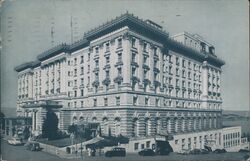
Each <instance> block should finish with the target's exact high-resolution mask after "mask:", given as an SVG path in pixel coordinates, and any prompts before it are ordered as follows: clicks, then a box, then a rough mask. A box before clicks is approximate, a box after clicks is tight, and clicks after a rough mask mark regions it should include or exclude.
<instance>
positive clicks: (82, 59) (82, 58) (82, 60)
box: [81, 56, 84, 64]
mask: <svg viewBox="0 0 250 161" xmlns="http://www.w3.org/2000/svg"><path fill="white" fill-rule="evenodd" d="M83 62H84V57H83V56H81V64H82V63H83Z"/></svg>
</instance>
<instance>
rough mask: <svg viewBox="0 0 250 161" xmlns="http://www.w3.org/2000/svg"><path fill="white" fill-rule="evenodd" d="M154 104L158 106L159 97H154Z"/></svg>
mask: <svg viewBox="0 0 250 161" xmlns="http://www.w3.org/2000/svg"><path fill="white" fill-rule="evenodd" d="M155 106H157V107H158V106H159V98H156V99H155Z"/></svg>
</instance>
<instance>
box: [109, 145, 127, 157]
mask: <svg viewBox="0 0 250 161" xmlns="http://www.w3.org/2000/svg"><path fill="white" fill-rule="evenodd" d="M105 156H106V157H113V156H123V157H124V156H126V150H125V148H120V147H115V148H113V149H112V150H109V151H107V152H106V153H105Z"/></svg>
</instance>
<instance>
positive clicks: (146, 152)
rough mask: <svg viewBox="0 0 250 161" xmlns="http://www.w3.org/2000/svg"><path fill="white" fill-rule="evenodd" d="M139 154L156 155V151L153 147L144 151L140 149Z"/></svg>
mask: <svg viewBox="0 0 250 161" xmlns="http://www.w3.org/2000/svg"><path fill="white" fill-rule="evenodd" d="M138 154H139V155H140V156H154V155H155V152H154V151H153V150H152V149H143V150H142V151H139V152H138Z"/></svg>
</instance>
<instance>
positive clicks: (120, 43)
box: [118, 38, 122, 48]
mask: <svg viewBox="0 0 250 161" xmlns="http://www.w3.org/2000/svg"><path fill="white" fill-rule="evenodd" d="M121 47H122V38H119V39H118V48H121Z"/></svg>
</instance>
